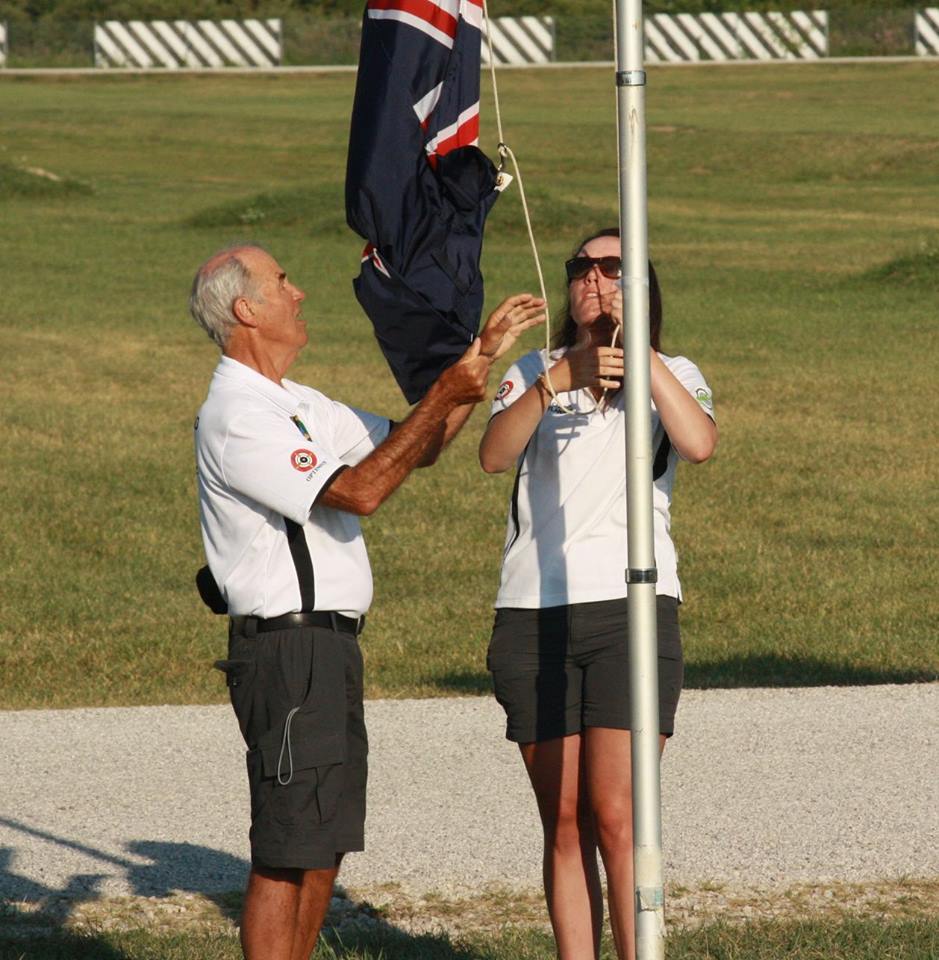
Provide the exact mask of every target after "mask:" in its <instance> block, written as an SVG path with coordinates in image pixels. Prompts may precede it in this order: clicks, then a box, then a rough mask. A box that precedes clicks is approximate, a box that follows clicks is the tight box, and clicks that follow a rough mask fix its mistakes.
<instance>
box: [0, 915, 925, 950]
mask: <svg viewBox="0 0 939 960" xmlns="http://www.w3.org/2000/svg"><path fill="white" fill-rule="evenodd" d="M667 949H668V957H669V960H779V958H780V957H786V958H787V960H935V958H936V957H937V956H939V921H937V920H936V919H935V918H921V919H917V920H902V921H886V922H884V921H877V920H858V919H852V918H845V919H842V920H838V921H817V920H802V921H758V922H753V923H747V924H742V925H736V924H727V923H715V924H710V925H708V926H705V927H700V928H698V929H694V930H691V929H688V930H679V931H677V932H674V933H672V934H671V935H670V936H669V937H668V940H667ZM240 956H241V949H240V946H239V944H238V941H237V939H236V938H235V937H234V936H233V935H232V934H231V933H220V932H216V933H178V934H170V935H165V934H164V935H159V934H152V933H149V932H147V931H146V930H127V931H119V932H103V931H102V932H97V933H95V932H89V933H85V934H68V933H53V934H49V935H36V936H34V937H32V938H30V940H28V941H23V940H19V939H10V938H9V937H8V936H6V935H4V934H0V960H191V958H193V957H199V958H200V960H237V958H239V957H240ZM555 956H556V953H555V947H554V941H553V939H552V937H551V935H550V933H547V932H545V931H543V930H532V929H525V928H519V927H513V928H509V929H505V930H503V931H501V932H499V933H490V934H486V935H483V936H466V937H460V938H456V939H453V938H451V937H450V936H448V935H447V934H445V933H439V934H418V935H412V934H407V933H402V932H400V931H395V930H392V929H384V930H376V931H368V930H365V931H361V930H360V931H353V930H351V929H349V930H346V931H345V932H343V933H338V932H336V931H330V932H328V933H327V935H326V936H325V937H324V938H323V940H322V941H321V942H320V944H319V945H318V947H317V949H316V951H315V952H314V954H313V960H340V958H341V960H551V958H553V957H555ZM601 957H602V958H603V960H612V958H614V957H615V952H614V951H613V948H612V944H611V943H610V941H609V940H608V939H607V940H605V941H604V944H603V948H602V951H601Z"/></svg>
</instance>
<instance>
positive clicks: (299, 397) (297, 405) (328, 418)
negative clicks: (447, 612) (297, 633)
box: [195, 356, 390, 617]
mask: <svg viewBox="0 0 939 960" xmlns="http://www.w3.org/2000/svg"><path fill="white" fill-rule="evenodd" d="M282 383H283V385H282V386H281V385H280V384H277V383H274V381H272V380H269V379H268V378H267V377H264V376H262V375H261V374H260V373H258V372H257V371H255V370H253V369H251V368H250V367H247V366H245V365H244V364H242V363H239V362H238V361H237V360H232V359H231V358H230V357H225V356H223V357H222V359H221V361H220V362H219V365H218V367H216V369H215V373H214V374H213V376H212V381H211V383H210V384H209V392H208V396H207V397H206V401H205V403H204V404H203V405H202V408H201V410H200V411H199V416H198V417H197V418H196V424H195V440H196V470H197V477H198V486H199V510H200V515H201V520H202V539H203V542H204V544H205V553H206V558H207V560H208V564H209V568H210V569H211V571H212V574H213V576H214V577H215V581H216V583H217V584H218V586H219V589H220V590H221V592H222V595H223V596H224V597H225V599H226V600H227V602H228V609H229V613H230V614H232V615H233V616H235V615H253V616H258V617H276V616H280V615H281V614H283V613H291V612H296V611H300V610H335V611H336V612H338V613H343V614H345V615H346V616H350V617H357V616H359V615H360V614H363V613H365V611H366V610H368V607H369V604H370V603H371V601H372V572H371V568H370V566H369V562H368V555H367V553H366V550H365V541H364V540H363V538H362V531H361V528H360V526H359V518H358V517H356V516H354V515H353V514H350V513H344V512H342V511H339V510H332V509H330V508H329V507H324V506H321V505H318V504H316V503H315V501H316V498H317V496H318V494H319V493H320V491H321V490H323V488H324V487H325V486H326V485H327V483H328V481H329V480H330V478H331V477H333V476H334V475H335V474H336V473H337V471H339V470H341V469H343V467H346V466H355V464H357V463H358V462H359V461H360V460H362V459H363V458H364V457H365V456H367V455H368V454H369V453H370V452H371V451H372V450H374V449H375V447H376V446H378V444H379V443H381V442H382V440H384V439H385V437H387V436H388V431H389V429H390V423H389V421H388V420H387V419H386V418H384V417H377V416H375V415H374V414H370V413H364V412H363V411H361V410H355V409H353V408H352V407H347V406H345V405H344V404H342V403H337V402H336V401H333V400H330V399H329V398H328V397H326V396H324V395H323V394H321V393H320V392H319V391H317V390H313V389H311V388H310V387H304V386H302V385H300V384H297V383H293V382H291V381H290V380H284V381H282Z"/></svg>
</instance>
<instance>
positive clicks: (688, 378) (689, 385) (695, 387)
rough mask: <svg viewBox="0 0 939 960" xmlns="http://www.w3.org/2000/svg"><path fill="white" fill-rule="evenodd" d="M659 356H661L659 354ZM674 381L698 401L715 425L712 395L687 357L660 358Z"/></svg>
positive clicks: (705, 382) (699, 372) (701, 375)
mask: <svg viewBox="0 0 939 960" xmlns="http://www.w3.org/2000/svg"><path fill="white" fill-rule="evenodd" d="M660 356H661V354H660ZM662 359H663V360H664V361H665V363H666V365H667V366H668V368H669V370H671V371H672V373H673V374H674V376H675V379H676V380H678V382H679V383H680V384H681V385H682V386H683V387H684V388H685V389H686V390H687V391H688V393H690V394H691V396H693V397H694V398H695V400H697V401H698V403H699V404H700V405H701V409H702V410H703V411H704V412H705V413H706V414H707V415H708V416H709V417H710V418H711V419H712V420H713V421H714V422H715V423H716V422H717V417H716V416H715V414H714V394H713V393H712V391H711V388H710V387H709V386H708V382H707V380H705V379H704V374H703V373H701V371H700V370H699V369H698V367H697V366H696V365H695V364H693V363H692V362H691V361H690V360H689V359H688V358H687V357H662Z"/></svg>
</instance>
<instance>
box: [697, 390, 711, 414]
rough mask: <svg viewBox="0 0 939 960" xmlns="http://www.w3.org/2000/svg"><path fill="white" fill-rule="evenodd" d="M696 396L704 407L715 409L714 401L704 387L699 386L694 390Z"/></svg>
mask: <svg viewBox="0 0 939 960" xmlns="http://www.w3.org/2000/svg"><path fill="white" fill-rule="evenodd" d="M694 398H695V400H697V401H698V403H700V404H701V406H702V407H704V409H705V410H713V409H714V401H713V400H712V399H711V395H710V394H709V393H708V392H707V390H705V389H704V387H698V389H697V390H695V392H694Z"/></svg>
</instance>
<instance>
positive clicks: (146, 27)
mask: <svg viewBox="0 0 939 960" xmlns="http://www.w3.org/2000/svg"><path fill="white" fill-rule="evenodd" d="M94 42H95V66H97V67H140V68H143V69H151V68H163V69H167V70H177V69H179V68H180V67H189V68H203V67H209V68H213V67H225V66H235V67H274V66H278V65H279V64H280V61H281V49H282V44H281V21H280V20H279V19H276V18H273V19H267V20H221V21H214V20H197V21H188V20H173V21H168V20H153V21H143V20H130V21H119V20H108V21H106V22H105V23H103V24H97V25H96V26H95V34H94Z"/></svg>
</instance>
